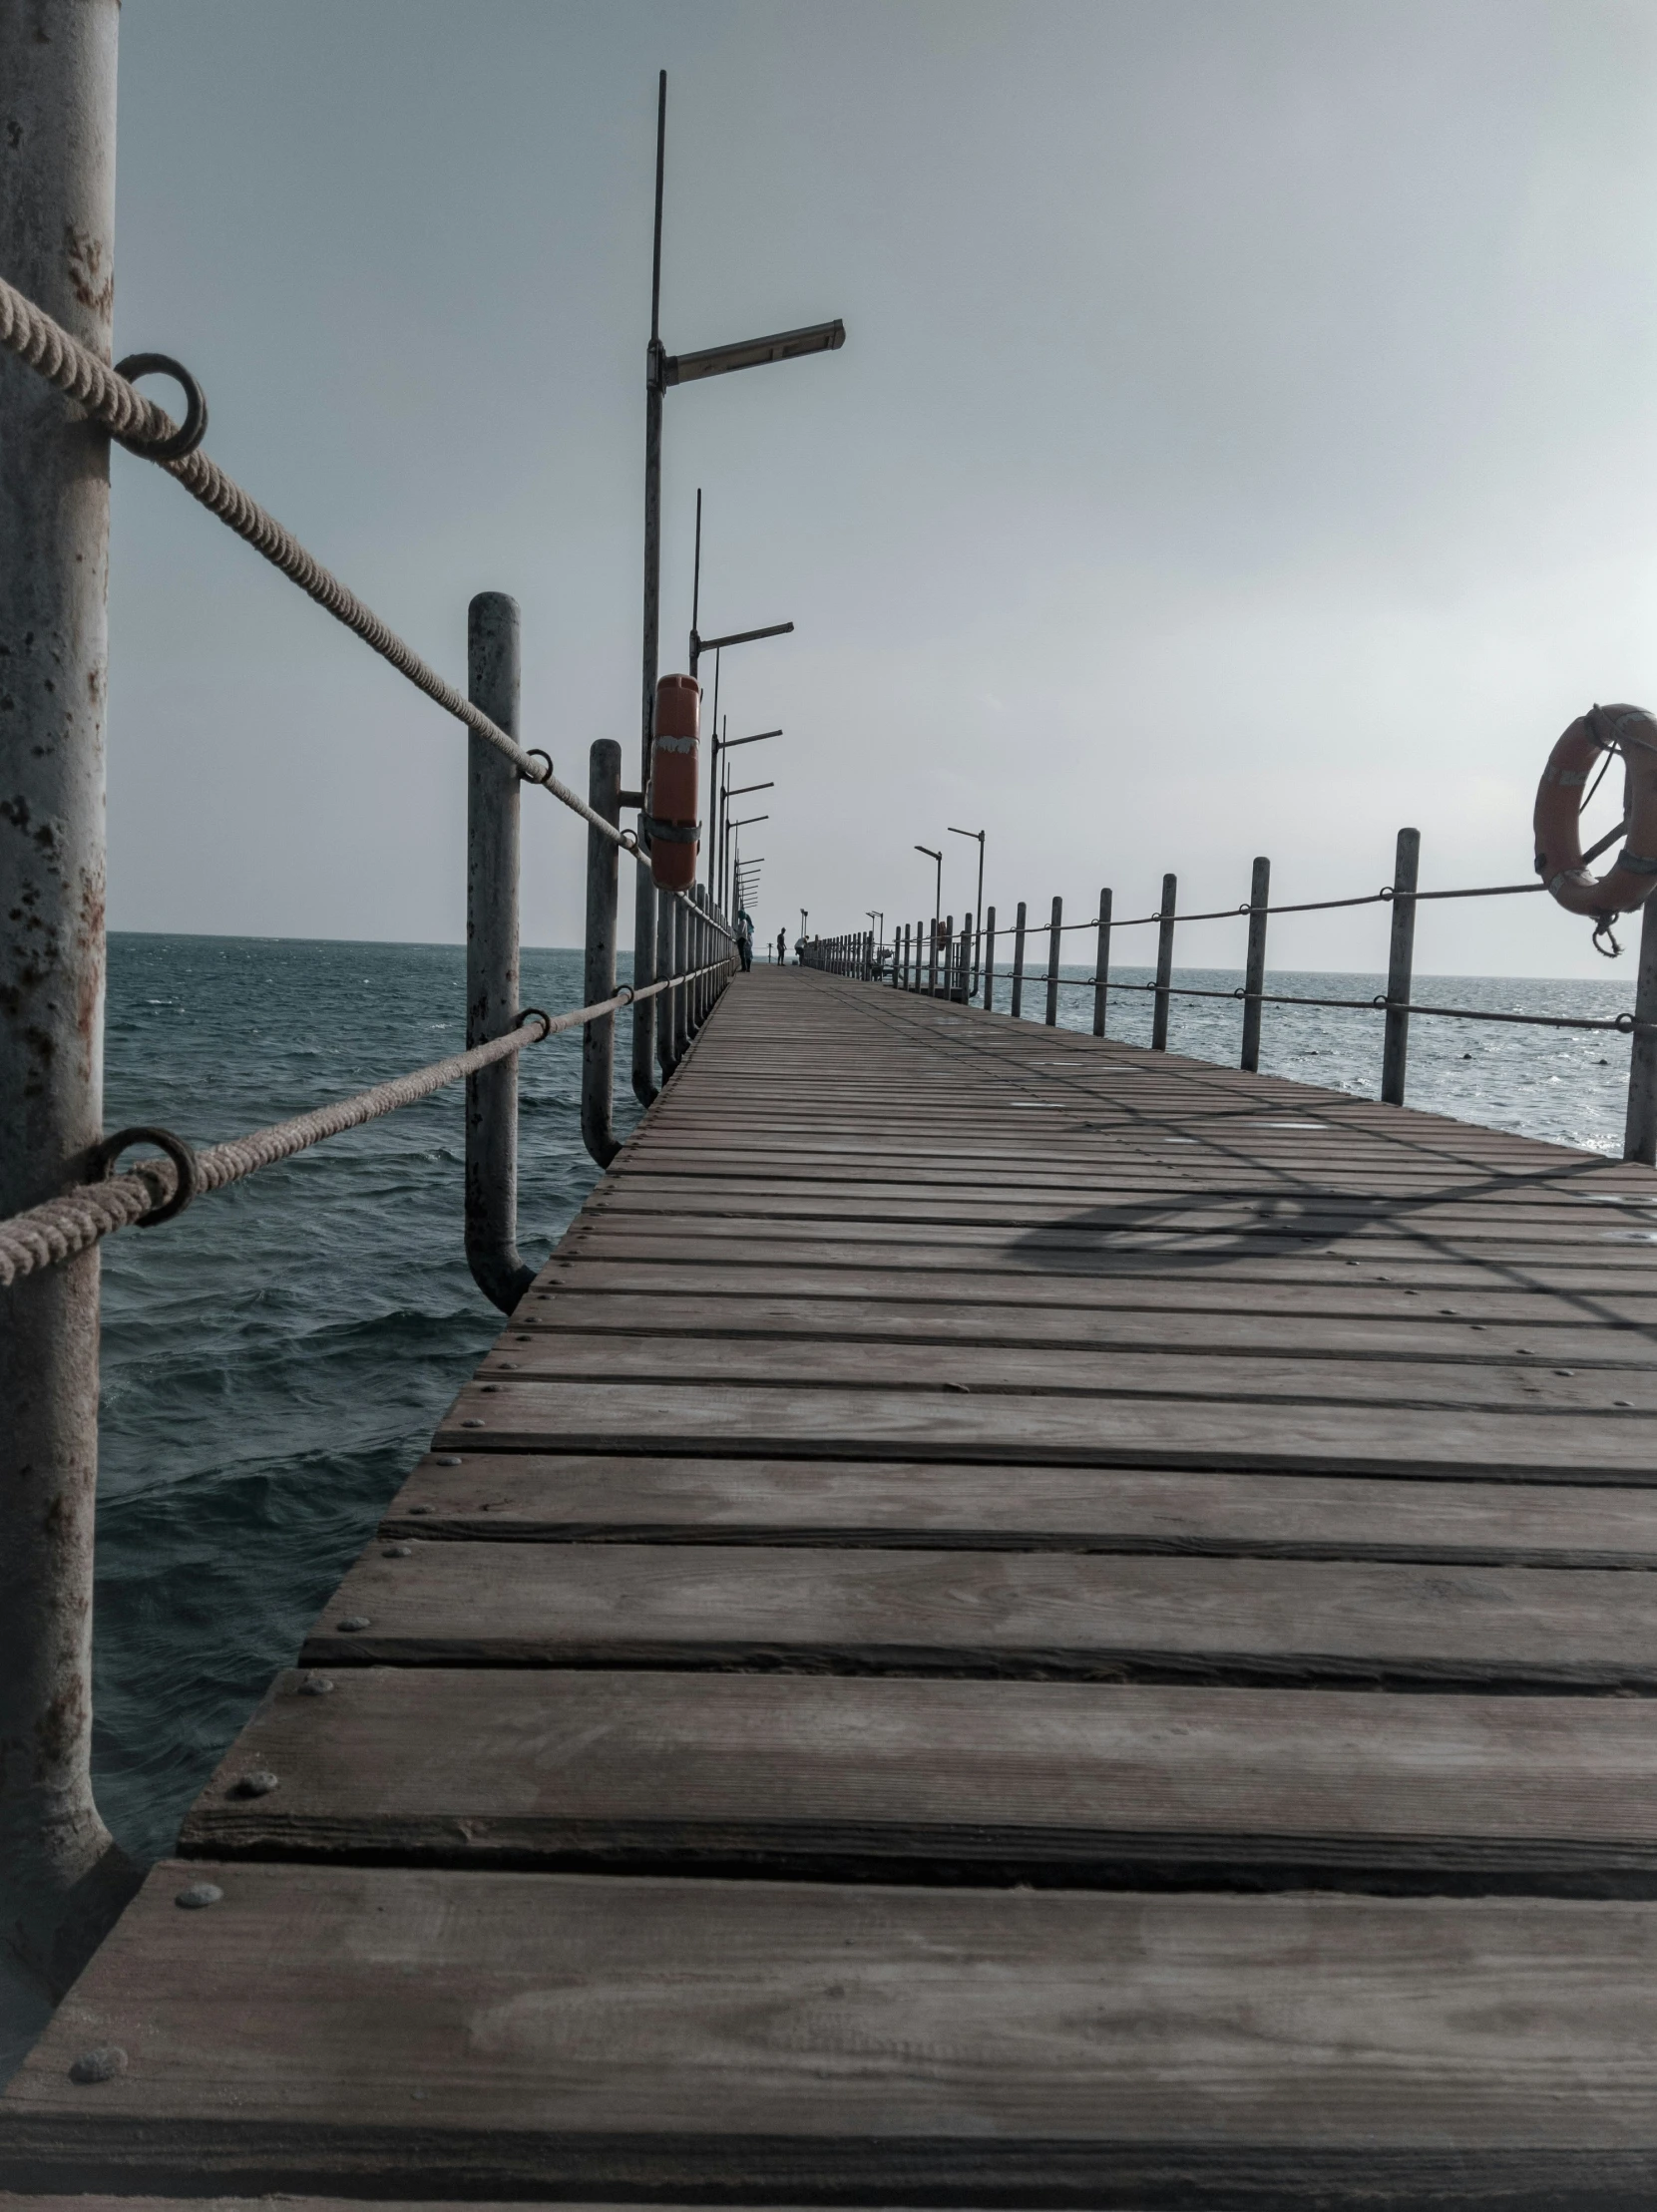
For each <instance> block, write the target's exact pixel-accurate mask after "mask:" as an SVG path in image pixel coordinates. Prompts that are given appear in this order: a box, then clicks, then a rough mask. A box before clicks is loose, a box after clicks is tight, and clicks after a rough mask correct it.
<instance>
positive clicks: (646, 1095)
mask: <svg viewBox="0 0 1657 2212" xmlns="http://www.w3.org/2000/svg"><path fill="white" fill-rule="evenodd" d="M666 150H667V72H666V71H665V70H663V71H662V72H661V74H660V77H659V78H658V80H657V84H656V113H655V228H654V232H653V239H652V245H651V257H650V338H649V343H648V345H647V346H646V347H645V349H644V620H643V637H642V652H641V656H640V675H641V678H642V683H641V698H640V708H641V717H642V719H641V727H640V732H639V746H638V789H639V792H640V794H641V795H642V794H644V793H647V792H648V790H649V788H650V740H651V737H652V735H653V734H654V729H655V680H656V662H657V656H658V653H659V651H660V644H661V401H662V395H663V393H664V392H665V391H666V389H667V383H666V376H667V353H666V348H665V347H664V346H663V345H662V343H661V193H662V184H663V180H664V177H665V173H666V172H665V165H666ZM639 821H640V825H642V822H643V813H642V805H641V807H640V814H639ZM640 838H641V841H642V827H641V828H640ZM657 903H658V902H657V899H656V890H655V885H654V884H653V883H652V882H651V880H650V872H649V870H648V868H646V867H643V866H640V867H639V869H638V882H637V885H636V887H635V890H634V894H633V925H632V980H633V985H634V987H635V988H637V989H642V988H643V987H644V985H646V984H648V983H653V982H654V981H655V973H656V971H655V961H654V957H653V955H654V951H655V944H656V935H657V930H658V926H659V924H658V919H657V914H656V907H657ZM655 1008H656V1001H655V1000H654V999H653V998H644V999H635V1000H634V1001H633V1009H632V1087H633V1093H634V1095H635V1096H636V1098H637V1100H638V1103H639V1104H640V1105H641V1106H647V1105H648V1104H649V1103H650V1100H651V1099H652V1098H654V1096H655V1081H654V1077H653V1076H652V1074H651V1068H650V1062H651V1059H652V1056H653V1049H654V1042H655V1028H656V1019H655Z"/></svg>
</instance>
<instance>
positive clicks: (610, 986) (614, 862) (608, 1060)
mask: <svg viewBox="0 0 1657 2212" xmlns="http://www.w3.org/2000/svg"><path fill="white" fill-rule="evenodd" d="M587 803H588V805H589V806H590V807H591V808H592V809H593V811H594V813H595V814H600V815H603V816H604V818H605V820H606V821H607V822H620V821H621V746H620V745H618V744H617V742H616V740H615V739H614V738H612V737H601V738H600V739H598V741H597V742H596V743H595V745H594V746H593V749H592V751H591V752H590V753H589V754H588V768H587ZM620 891H621V855H620V853H619V852H618V851H617V849H616V847H615V846H614V845H612V843H611V842H610V840H609V838H608V837H601V836H600V835H599V833H598V831H597V830H589V831H588V833H587V958H586V964H585V967H584V970H583V982H582V988H583V997H584V1000H585V1002H586V1004H588V1005H589V1006H596V1005H599V1004H601V1003H602V1002H603V1000H605V999H607V998H614V997H615V996H616V910H617V906H618V904H619V893H620ZM615 1087H616V1016H615V1015H614V1014H606V1015H605V1016H604V1018H603V1020H602V1021H590V1022H589V1023H588V1024H587V1026H586V1028H585V1029H584V1030H583V1031H582V1138H583V1140H584V1142H585V1143H586V1145H587V1149H588V1151H589V1152H590V1153H592V1155H593V1157H594V1159H595V1160H597V1161H598V1163H599V1165H600V1167H602V1168H608V1167H609V1166H610V1163H611V1162H612V1160H614V1159H615V1157H616V1155H617V1153H618V1152H620V1151H621V1146H620V1145H619V1144H618V1143H617V1141H616V1127H615V1122H614V1119H613V1116H614V1111H615V1108H614V1097H615Z"/></svg>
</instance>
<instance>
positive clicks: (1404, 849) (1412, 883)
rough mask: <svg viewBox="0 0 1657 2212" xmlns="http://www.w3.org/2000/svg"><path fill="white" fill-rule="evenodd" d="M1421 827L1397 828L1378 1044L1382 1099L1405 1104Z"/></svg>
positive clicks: (1392, 1103) (1399, 1104)
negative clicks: (1382, 1029)
mask: <svg viewBox="0 0 1657 2212" xmlns="http://www.w3.org/2000/svg"><path fill="white" fill-rule="evenodd" d="M1421 858H1422V834H1421V832H1420V830H1400V832H1399V834H1398V857H1397V859H1396V860H1395V862H1394V864H1393V942H1392V948H1391V952H1390V954H1389V957H1388V961H1387V1022H1386V1032H1385V1035H1384V1036H1383V1038H1382V1045H1381V1101H1382V1104H1383V1105H1384V1106H1402V1105H1403V1104H1404V1082H1405V1075H1406V1072H1407V1070H1408V1068H1409V1063H1410V1016H1409V1014H1408V1012H1407V1011H1406V1010H1405V1009H1406V1008H1407V1007H1408V1006H1409V1003H1410V985H1411V976H1412V973H1413V971H1414V968H1415V964H1416V882H1417V876H1418V872H1419V870H1420V868H1421Z"/></svg>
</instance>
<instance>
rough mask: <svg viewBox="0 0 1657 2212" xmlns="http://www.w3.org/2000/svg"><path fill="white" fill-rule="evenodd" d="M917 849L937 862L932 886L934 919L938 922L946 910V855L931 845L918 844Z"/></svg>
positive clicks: (930, 859)
mask: <svg viewBox="0 0 1657 2212" xmlns="http://www.w3.org/2000/svg"><path fill="white" fill-rule="evenodd" d="M915 850H916V852H917V853H924V854H925V855H926V857H927V859H928V860H929V861H932V862H934V863H936V868H935V873H934V878H933V887H932V919H933V922H935V923H936V922H937V921H938V919H939V917H940V916H941V915H942V914H943V912H944V856H943V854H942V853H935V852H934V851H933V849H932V847H931V846H930V845H917V846H916V848H915Z"/></svg>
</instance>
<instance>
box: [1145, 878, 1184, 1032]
mask: <svg viewBox="0 0 1657 2212" xmlns="http://www.w3.org/2000/svg"><path fill="white" fill-rule="evenodd" d="M1178 890H1179V879H1178V877H1177V876H1164V877H1163V879H1162V905H1161V907H1160V908H1159V909H1158V912H1159V913H1160V915H1161V917H1162V919H1161V921H1160V922H1158V923H1157V925H1156V1002H1155V1011H1154V1013H1153V1015H1152V1017H1151V1030H1150V1048H1151V1050H1152V1051H1153V1052H1166V1051H1167V1049H1168V985H1169V983H1170V982H1171V981H1172V980H1173V972H1174V901H1175V898H1176V897H1177V895H1178Z"/></svg>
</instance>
